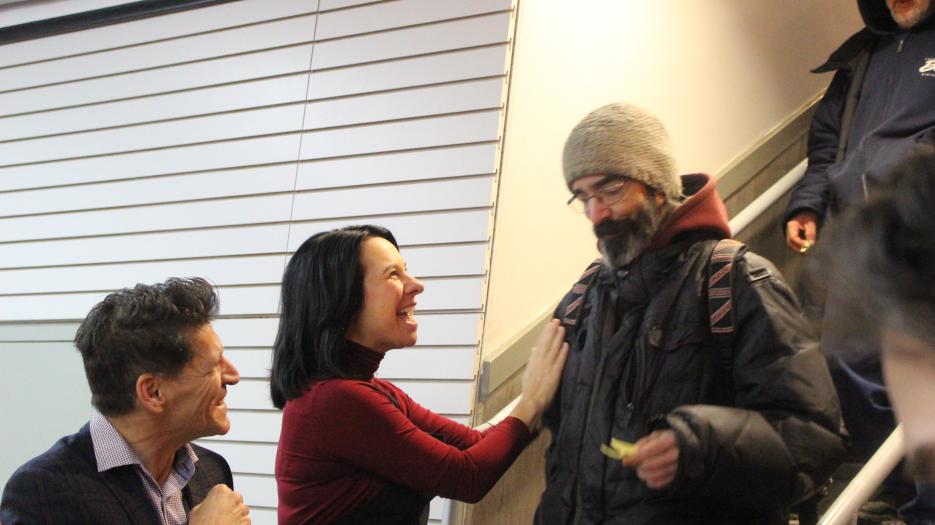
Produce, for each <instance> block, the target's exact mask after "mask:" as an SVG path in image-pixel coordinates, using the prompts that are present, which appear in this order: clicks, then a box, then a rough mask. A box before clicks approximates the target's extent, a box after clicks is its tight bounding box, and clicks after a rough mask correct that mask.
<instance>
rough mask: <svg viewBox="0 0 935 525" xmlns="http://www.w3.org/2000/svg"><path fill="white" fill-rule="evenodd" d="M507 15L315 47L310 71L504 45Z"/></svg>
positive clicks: (428, 26)
mask: <svg viewBox="0 0 935 525" xmlns="http://www.w3.org/2000/svg"><path fill="white" fill-rule="evenodd" d="M509 19H510V15H509V13H503V14H494V15H486V16H481V17H477V18H468V19H464V20H456V21H452V22H443V23H438V24H430V25H426V26H417V27H413V28H407V29H397V30H393V31H386V32H381V33H372V34H367V35H362V36H356V37H351V38H340V39H337V40H328V41H325V42H321V43H319V44H317V45H316V46H315V56H314V57H313V59H312V70H316V71H317V70H320V69H327V68H333V67H339V66H348V65H351V64H360V63H365V62H374V61H377V60H388V59H394V58H401V57H407V56H412V55H418V54H422V53H437V52H440V51H449V50H452V49H459V48H466V47H474V46H483V45H490V44H500V43H503V42H506V34H507V24H508V22H509Z"/></svg>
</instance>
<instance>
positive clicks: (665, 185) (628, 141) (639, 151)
mask: <svg viewBox="0 0 935 525" xmlns="http://www.w3.org/2000/svg"><path fill="white" fill-rule="evenodd" d="M562 169H563V171H564V172H565V181H566V182H567V183H568V187H569V188H571V183H572V182H574V181H575V180H576V179H578V178H581V177H584V176H586V175H602V174H615V175H624V176H626V177H629V178H631V179H634V180H638V181H640V182H642V183H643V184H646V185H647V186H649V187H650V188H652V189H654V190H656V191H659V192H661V193H662V194H663V195H665V197H666V200H667V201H668V202H670V203H673V204H674V203H677V202H678V201H679V200H680V199H681V196H682V179H681V178H680V177H679V176H678V174H677V173H676V171H675V159H673V158H672V143H671V142H670V141H669V135H668V134H667V133H666V130H665V128H664V127H663V126H662V123H661V122H659V119H657V118H656V117H655V116H654V115H653V114H651V113H649V112H648V111H646V110H644V109H642V108H640V107H637V106H634V105H632V104H610V105H607V106H604V107H602V108H598V109H595V110H594V111H592V112H591V113H589V114H588V116H586V117H584V118H583V119H582V120H581V122H579V123H578V125H577V126H575V128H574V129H572V130H571V133H570V134H569V135H568V140H566V141H565V151H564V152H563V153H562Z"/></svg>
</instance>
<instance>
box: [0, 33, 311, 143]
mask: <svg viewBox="0 0 935 525" xmlns="http://www.w3.org/2000/svg"><path fill="white" fill-rule="evenodd" d="M311 54H312V45H311V44H303V45H298V46H292V47H285V48H282V49H273V50H270V51H259V52H255V53H247V54H244V55H238V56H231V57H222V58H216V59H212V60H206V61H203V62H194V63H190V64H181V65H177V66H171V67H165V68H159V69H150V70H144V71H136V72H133V73H125V74H122V75H117V76H110V77H102V78H92V79H88V80H78V81H74V82H69V83H68V84H61V85H52V86H45V87H37V88H32V89H23V90H18V91H10V92H6V93H0V115H17V114H21V113H28V112H33V111H43V110H49V109H56V108H67V107H71V106H77V105H79V104H92V103H100V102H106V101H108V100H117V99H124V98H129V97H141V96H146V95H155V94H159V93H166V92H168V91H176V90H182V89H193V88H198V87H204V86H213V85H218V84H225V83H230V82H242V81H246V80H251V79H256V78H263V77H268V76H272V75H287V74H291V73H298V72H303V71H308V66H309V60H310V59H311ZM0 126H2V121H0Z"/></svg>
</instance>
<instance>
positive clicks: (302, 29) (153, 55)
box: [0, 15, 316, 91]
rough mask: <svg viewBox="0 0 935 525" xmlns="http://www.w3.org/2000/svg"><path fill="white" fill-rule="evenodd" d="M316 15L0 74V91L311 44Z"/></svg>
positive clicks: (80, 56) (88, 55)
mask: <svg viewBox="0 0 935 525" xmlns="http://www.w3.org/2000/svg"><path fill="white" fill-rule="evenodd" d="M315 19H316V15H309V16H301V17H297V18H289V19H286V20H281V21H277V22H267V23H261V24H256V25H250V26H244V27H239V28H235V29H228V30H221V31H215V32H210V33H204V34H199V35H192V36H187V37H182V38H176V39H171V40H164V41H159V42H153V43H150V44H142V45H137V46H131V47H125V48H118V49H112V50H109V51H101V52H98V53H92V54H87V55H77V56H70V57H67V58H61V59H56V60H49V61H42V62H35V63H32V64H24V65H20V66H12V67H9V68H3V69H0V91H12V90H15V89H25V88H29V87H34V86H44V85H49V84H60V83H64V82H71V81H75V80H81V79H86V78H94V77H102V76H108V75H114V74H122V73H125V72H127V71H138V70H142V69H153V68H159V67H166V66H171V65H175V64H183V63H187V62H198V61H202V60H208V59H211V58H217V57H223V56H229V55H235V54H240V53H247V52H250V53H253V52H256V51H257V50H262V49H270V48H274V47H282V46H288V45H295V44H299V43H306V42H311V41H312V40H313V36H314V32H315Z"/></svg>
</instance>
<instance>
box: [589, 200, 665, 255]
mask: <svg viewBox="0 0 935 525" xmlns="http://www.w3.org/2000/svg"><path fill="white" fill-rule="evenodd" d="M660 215H661V214H660V213H658V206H656V203H655V202H654V201H653V200H651V199H650V200H648V201H646V204H645V205H644V206H643V207H642V208H640V210H639V211H637V212H636V213H635V214H633V215H632V216H630V217H627V218H624V219H617V220H606V221H604V222H602V223H600V224H597V225H595V226H594V234H595V235H596V236H597V240H598V242H597V246H598V249H600V251H601V255H603V258H604V264H606V265H607V266H609V267H611V268H620V267H621V266H626V265H628V264H630V263H631V262H633V261H634V260H636V258H637V257H639V256H640V254H641V253H643V252H644V251H645V250H646V248H648V247H649V243H650V242H652V240H653V236H654V235H656V230H658V229H659V223H660V222H662V220H661V219H662V218H661V216H660Z"/></svg>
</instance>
